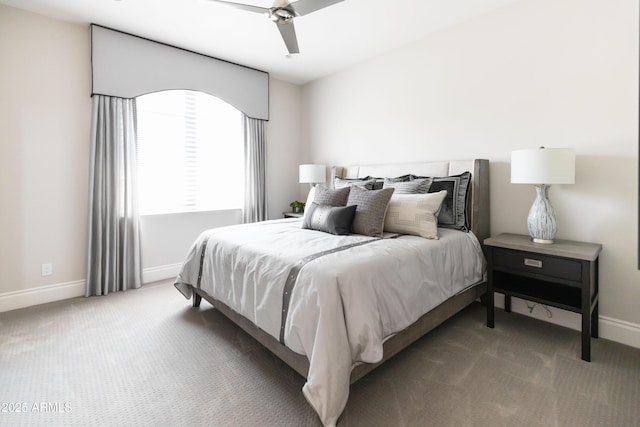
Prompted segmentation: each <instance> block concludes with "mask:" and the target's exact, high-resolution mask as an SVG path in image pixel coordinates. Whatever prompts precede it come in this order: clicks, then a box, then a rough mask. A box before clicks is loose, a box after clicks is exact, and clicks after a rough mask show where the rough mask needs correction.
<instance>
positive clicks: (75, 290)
mask: <svg viewBox="0 0 640 427" xmlns="http://www.w3.org/2000/svg"><path fill="white" fill-rule="evenodd" d="M181 266H182V263H178V264H171V265H163V266H160V267H151V268H145V269H144V270H143V271H142V282H143V283H151V282H157V281H159V280H166V279H170V278H172V277H176V276H177V275H178V273H179V272H180V267H181ZM85 283H86V281H85V280H76V281H73V282H66V283H56V284H53V285H46V286H39V287H37V288H30V289H24V290H20V291H12V292H5V293H2V294H0V313H2V312H5V311H10V310H17V309H19V308H24V307H31V306H33V305H40V304H46V303H48V302H54V301H60V300H63V299H69V298H75V297H81V296H84V294H85V288H86V286H85Z"/></svg>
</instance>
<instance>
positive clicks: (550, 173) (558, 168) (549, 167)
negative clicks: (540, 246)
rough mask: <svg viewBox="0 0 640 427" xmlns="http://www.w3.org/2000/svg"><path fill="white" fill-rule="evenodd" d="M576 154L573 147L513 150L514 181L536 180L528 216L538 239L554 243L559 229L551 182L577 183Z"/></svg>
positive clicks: (532, 230)
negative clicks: (552, 198) (552, 202)
mask: <svg viewBox="0 0 640 427" xmlns="http://www.w3.org/2000/svg"><path fill="white" fill-rule="evenodd" d="M575 169H576V154H575V150H573V149H571V148H544V147H540V148H533V149H526V150H516V151H513V152H511V183H512V184H533V185H535V187H536V193H537V195H536V200H535V201H534V202H533V205H532V206H531V209H530V210H529V216H528V217H527V226H528V228H529V234H530V235H531V237H532V239H533V241H534V242H535V243H547V244H550V243H553V239H554V238H555V236H556V232H557V229H558V226H557V223H556V214H555V211H554V209H553V206H552V205H551V201H550V200H549V189H550V187H551V184H574V183H575Z"/></svg>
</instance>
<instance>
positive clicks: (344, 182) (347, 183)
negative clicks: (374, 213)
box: [333, 176, 376, 190]
mask: <svg viewBox="0 0 640 427" xmlns="http://www.w3.org/2000/svg"><path fill="white" fill-rule="evenodd" d="M375 182H376V180H375V179H374V178H371V179H370V178H368V177H367V178H356V179H344V178H339V177H337V176H336V177H335V178H334V180H333V187H334V188H344V187H351V186H354V185H356V186H358V187H362V188H366V189H367V190H373V186H374V184H375Z"/></svg>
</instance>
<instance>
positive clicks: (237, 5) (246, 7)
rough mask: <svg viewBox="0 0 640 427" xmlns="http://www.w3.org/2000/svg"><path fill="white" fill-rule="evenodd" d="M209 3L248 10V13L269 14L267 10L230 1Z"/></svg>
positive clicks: (219, 0) (215, 0) (217, 0)
mask: <svg viewBox="0 0 640 427" xmlns="http://www.w3.org/2000/svg"><path fill="white" fill-rule="evenodd" d="M209 1H212V2H214V3H220V4H224V5H227V6H231V7H235V8H236V9H242V10H248V11H250V12H257V13H269V9H268V8H266V7H260V6H252V5H250V4H242V3H233V2H230V1H222V0H209Z"/></svg>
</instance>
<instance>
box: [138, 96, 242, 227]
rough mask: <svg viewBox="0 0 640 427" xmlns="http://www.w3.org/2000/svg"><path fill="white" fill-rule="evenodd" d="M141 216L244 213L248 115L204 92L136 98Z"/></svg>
mask: <svg viewBox="0 0 640 427" xmlns="http://www.w3.org/2000/svg"><path fill="white" fill-rule="evenodd" d="M136 104H137V118H136V123H137V142H138V149H137V150H138V159H137V162H138V185H139V201H140V214H141V215H151V214H166V213H177V212H193V211H212V210H223V209H242V206H243V200H244V142H243V141H244V140H243V131H242V113H241V112H240V111H238V110H237V109H236V108H234V107H233V106H231V105H229V104H227V103H226V102H224V101H222V100H221V99H219V98H216V97H214V96H211V95H208V94H206V93H202V92H194V91H188V90H171V91H163V92H155V93H151V94H148V95H144V96H140V97H138V98H136Z"/></svg>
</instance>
